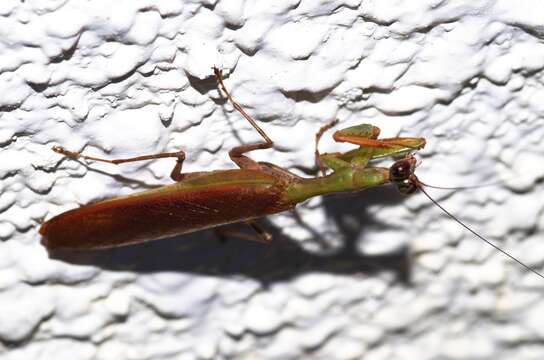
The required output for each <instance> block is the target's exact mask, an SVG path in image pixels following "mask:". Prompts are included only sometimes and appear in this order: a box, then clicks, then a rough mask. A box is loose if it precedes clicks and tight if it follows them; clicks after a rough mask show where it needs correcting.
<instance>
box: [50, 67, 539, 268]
mask: <svg viewBox="0 0 544 360" xmlns="http://www.w3.org/2000/svg"><path fill="white" fill-rule="evenodd" d="M214 73H215V77H216V78H217V81H218V83H219V86H220V88H221V90H222V91H223V92H224V93H225V95H226V96H227V98H228V100H229V101H230V102H231V104H232V105H233V107H234V109H236V110H237V111H238V112H239V113H240V114H241V115H242V116H243V117H244V118H245V119H246V120H247V121H248V122H249V123H250V124H251V125H252V126H253V128H254V129H255V130H256V131H257V132H258V133H259V134H260V135H261V137H262V138H263V139H264V142H259V143H254V144H247V145H241V146H238V147H235V148H233V149H232V150H230V152H229V156H230V158H231V159H232V161H234V163H236V164H237V165H238V167H239V168H240V169H237V170H217V171H207V172H196V173H182V172H181V168H182V164H183V160H184V159H185V153H184V152H183V151H179V152H173V153H160V154H154V155H145V156H138V157H134V158H128V159H117V160H106V159H101V158H96V157H91V156H86V155H82V154H81V153H76V152H71V151H67V150H65V149H63V148H61V147H58V146H55V147H53V150H54V151H55V152H58V153H60V154H63V155H65V156H68V157H71V158H83V159H88V160H94V161H102V162H108V163H113V164H120V163H125V162H132V161H141V160H151V159H158V158H166V157H175V158H176V159H177V161H176V165H175V166H174V169H173V170H172V173H171V175H170V176H171V178H172V179H173V180H174V181H176V183H175V184H172V185H167V186H163V187H161V188H158V189H154V190H150V191H145V192H141V193H137V194H133V195H129V196H124V197H118V198H114V199H111V200H105V201H101V202H98V203H95V204H90V205H86V206H82V207H80V208H78V209H74V210H70V211H67V212H65V213H62V214H60V215H57V216H55V217H53V218H52V219H50V220H49V221H47V222H45V223H44V224H43V225H42V226H41V228H40V234H41V235H42V243H43V244H44V245H45V246H46V247H48V248H49V249H57V248H65V249H99V248H108V247H115V246H123V245H128V244H134V243H140V242H144V241H149V240H156V239H160V238H164V237H170V236H174V235H179V234H185V233H189V232H194V231H198V230H202V229H207V228H212V227H216V226H220V225H225V224H230V223H237V222H246V223H247V224H248V225H250V226H252V227H253V229H255V230H256V232H257V235H259V237H258V238H259V239H260V240H261V241H264V242H268V241H270V240H271V237H270V235H268V234H267V233H266V232H265V231H263V230H262V229H260V228H259V227H258V226H257V225H256V224H254V223H253V222H252V220H253V219H256V218H259V217H262V216H266V215H270V214H275V213H278V212H282V211H285V210H290V209H293V208H294V207H295V206H296V204H298V203H300V202H302V201H304V200H306V199H309V198H311V197H313V196H317V195H326V194H331V193H338V192H347V191H359V190H363V189H366V188H369V187H374V186H379V185H383V184H387V183H393V184H395V185H396V186H397V188H398V190H399V191H400V192H401V193H403V194H411V193H413V192H415V191H416V190H420V191H421V192H422V193H423V194H424V195H425V196H427V197H428V198H429V200H430V201H432V202H433V203H434V204H435V205H436V206H437V207H439V208H440V209H441V210H442V211H443V212H444V213H445V214H446V215H448V216H449V217H450V218H452V219H453V220H454V221H456V222H458V223H459V224H461V225H462V226H463V227H465V228H466V229H467V230H469V231H470V232H472V233H473V234H474V235H475V236H477V237H478V238H480V239H481V240H483V241H485V242H486V243H488V244H489V245H491V246H492V247H494V248H495V249H496V250H498V251H500V252H502V253H503V254H504V255H506V256H508V257H509V258H510V259H512V260H514V261H515V262H517V263H518V264H520V265H521V266H523V267H524V268H525V269H527V270H528V271H531V272H533V273H534V274H536V275H538V276H540V277H542V278H544V276H543V275H542V274H540V273H539V272H538V271H536V270H534V269H533V268H531V267H529V266H527V265H526V264H524V263H523V262H521V261H520V260H518V259H516V258H515V257H513V256H512V255H510V254H509V253H507V252H506V251H504V250H502V249H501V248H499V247H498V246H496V245H495V244H493V243H492V242H490V241H489V240H487V239H486V238H484V237H483V236H481V235H479V234H478V233H476V232H475V231H474V230H472V229H470V228H469V227H468V226H466V225H465V224H464V223H462V222H461V221H460V220H459V219H457V218H456V217H455V216H453V215H452V214H451V213H450V212H448V211H447V210H446V209H445V208H444V207H442V205H440V204H439V203H437V202H436V201H435V200H434V199H433V198H432V197H431V196H430V195H429V194H428V193H427V192H426V190H425V189H424V186H429V187H432V186H430V185H426V184H424V183H423V182H421V181H420V180H419V179H418V178H417V177H416V175H415V174H414V171H415V168H416V159H415V158H414V157H413V156H412V155H411V152H413V151H415V150H419V149H421V148H423V147H424V146H425V139H423V138H411V137H395V138H387V139H378V136H379V133H380V129H378V128H377V127H375V126H372V125H368V124H363V125H358V126H353V127H350V128H347V129H343V130H340V131H337V132H335V133H334V135H333V138H334V139H335V140H336V141H339V142H348V143H351V144H355V145H358V148H356V149H354V150H351V151H347V152H345V153H328V154H320V153H319V151H318V143H319V140H320V138H321V136H322V135H323V133H324V132H325V131H326V130H328V129H329V128H331V127H332V126H334V125H335V124H336V123H337V120H334V121H332V122H331V123H329V124H328V125H325V126H323V127H322V128H321V129H320V130H319V132H318V133H317V135H316V150H315V154H316V162H317V164H318V165H319V166H320V168H321V169H322V171H323V174H325V168H329V169H331V170H332V173H331V174H329V175H323V176H320V177H316V178H311V179H308V178H301V177H299V176H297V175H295V174H293V173H291V172H289V171H287V170H285V169H283V168H281V167H279V166H277V165H274V164H270V163H267V162H256V161H254V160H251V159H250V158H248V157H247V156H245V155H244V154H245V153H247V152H250V151H253V150H258V149H268V148H271V147H272V146H273V142H272V140H270V138H269V137H268V136H267V135H266V134H265V133H264V131H263V130H262V129H261V128H260V127H259V126H258V125H257V124H256V123H255V121H254V120H253V118H251V116H249V115H248V114H247V113H246V112H245V111H244V109H243V108H242V107H241V106H240V105H239V104H238V103H236V101H234V99H233V98H232V97H231V95H230V94H229V92H228V91H227V89H226V88H225V85H224V83H223V79H222V77H221V73H220V71H219V70H218V69H217V68H214ZM398 155H404V158H403V159H401V160H397V161H396V162H394V163H393V164H392V165H391V167H390V168H383V167H373V166H370V165H369V162H370V161H371V160H373V159H376V158H381V157H388V156H398Z"/></svg>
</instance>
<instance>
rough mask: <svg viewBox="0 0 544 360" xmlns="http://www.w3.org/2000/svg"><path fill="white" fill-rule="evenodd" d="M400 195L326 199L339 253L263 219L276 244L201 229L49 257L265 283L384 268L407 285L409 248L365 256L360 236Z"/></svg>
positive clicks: (387, 191) (374, 192)
mask: <svg viewBox="0 0 544 360" xmlns="http://www.w3.org/2000/svg"><path fill="white" fill-rule="evenodd" d="M400 199H401V197H400V196H399V195H398V194H397V193H396V192H395V190H394V189H393V188H388V187H382V188H376V189H370V190H366V191H364V192H361V193H356V194H341V195H337V196H332V197H327V198H325V199H324V202H323V206H324V207H325V211H326V213H327V216H329V217H330V218H332V219H333V221H335V222H336V224H337V227H338V229H339V230H340V235H341V236H342V244H343V246H341V247H340V248H339V249H337V250H334V251H324V252H310V251H308V250H305V249H304V248H303V247H302V246H301V245H300V244H299V242H297V241H296V240H295V239H293V238H290V237H288V236H286V235H285V234H282V233H281V230H280V229H278V228H275V227H274V226H272V225H271V223H270V222H269V221H267V220H266V219H263V220H260V221H259V223H260V224H261V225H262V226H263V227H264V228H266V229H267V230H268V231H269V232H270V233H271V234H272V235H273V237H274V240H273V241H272V243H271V244H270V245H268V244H262V243H258V242H255V241H247V240H241V239H236V238H229V239H228V240H226V241H224V240H223V241H222V240H221V239H219V238H218V237H217V236H216V234H214V232H213V231H199V232H196V233H192V234H186V235H181V236H176V237H173V238H168V239H163V240H160V241H151V242H148V243H143V244H138V245H132V246H126V247H120V248H112V249H105V250H94V251H68V250H56V251H50V253H49V255H50V257H51V258H55V259H58V260H62V261H64V262H68V263H73V264H81V265H94V266H98V267H100V268H103V269H107V270H111V271H133V272H137V273H155V272H183V273H192V274H200V275H211V276H219V277H229V276H237V275H239V276H245V277H250V278H253V279H256V280H258V281H259V282H261V283H262V284H265V285H266V284H271V283H274V282H281V281H286V280H289V279H293V278H296V277H298V276H301V275H304V274H306V273H313V272H321V273H331V274H344V275H354V274H365V275H368V276H372V274H376V273H380V272H384V271H388V272H394V273H395V275H396V277H397V278H398V280H399V281H401V282H403V283H406V284H407V283H409V280H410V272H409V269H410V259H409V255H408V251H407V249H405V248H404V249H402V250H400V251H397V252H395V253H391V254H386V255H379V256H369V255H363V254H360V253H358V251H357V248H358V246H357V245H358V241H359V240H358V239H359V238H360V237H361V233H362V232H363V231H364V228H365V227H367V226H371V227H373V228H378V229H379V228H380V227H385V225H384V224H380V223H378V222H377V221H376V220H375V219H374V218H373V216H372V214H370V213H368V211H367V210H366V208H367V207H368V205H369V204H381V205H385V206H387V205H392V204H395V203H397V202H398V201H400ZM346 219H350V220H349V221H347V220H346ZM353 219H357V221H356V224H358V225H357V226H353V223H354V222H353ZM298 220H299V223H300V225H301V226H305V227H307V228H308V229H310V230H312V233H313V234H314V235H315V238H316V241H318V238H319V236H320V235H319V233H318V231H317V230H315V229H311V228H310V227H309V225H307V224H305V223H304V222H303V221H302V220H301V219H300V218H299V219H298ZM348 224H349V225H348Z"/></svg>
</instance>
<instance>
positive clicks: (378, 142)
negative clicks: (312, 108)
mask: <svg viewBox="0 0 544 360" xmlns="http://www.w3.org/2000/svg"><path fill="white" fill-rule="evenodd" d="M336 123H337V121H336V120H334V121H332V122H330V123H329V124H326V125H325V126H323V127H321V129H319V131H318V132H317V134H316V145H315V146H316V150H315V154H316V162H317V164H318V166H319V167H320V168H321V170H324V167H325V166H326V167H328V168H330V169H332V170H333V171H339V170H342V169H345V168H347V167H359V168H364V167H366V166H367V164H368V162H369V161H370V160H372V159H375V158H379V157H383V156H393V155H400V154H403V153H406V152H409V151H412V150H417V149H419V148H421V139H419V138H409V137H394V138H386V139H378V136H379V134H380V129H379V128H377V127H375V126H372V125H369V124H362V125H357V126H352V127H349V128H345V129H342V130H339V131H336V132H335V133H334V135H333V138H334V140H335V141H337V142H348V143H351V144H355V145H359V148H358V149H354V150H351V151H348V152H345V153H325V154H321V153H319V150H318V144H319V140H320V139H321V136H322V135H323V133H324V132H325V131H326V130H328V129H330V128H331V127H333V126H334V125H335V124H336Z"/></svg>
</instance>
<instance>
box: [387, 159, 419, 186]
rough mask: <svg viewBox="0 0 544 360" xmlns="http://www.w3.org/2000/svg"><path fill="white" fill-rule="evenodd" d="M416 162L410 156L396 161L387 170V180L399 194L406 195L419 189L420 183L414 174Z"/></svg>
mask: <svg viewBox="0 0 544 360" xmlns="http://www.w3.org/2000/svg"><path fill="white" fill-rule="evenodd" d="M416 163H417V160H416V158H415V157H413V156H412V155H408V156H407V157H405V158H404V159H401V160H397V161H395V162H394V163H393V165H391V167H390V168H389V179H390V180H391V182H392V183H394V184H395V185H396V186H397V189H398V190H399V192H400V193H402V194H405V195H408V194H412V193H414V192H415V191H416V190H417V189H419V188H420V185H421V184H420V181H419V180H418V178H417V176H416V175H415V174H414V171H415V169H416Z"/></svg>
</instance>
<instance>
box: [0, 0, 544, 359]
mask: <svg viewBox="0 0 544 360" xmlns="http://www.w3.org/2000/svg"><path fill="white" fill-rule="evenodd" d="M543 21H544V3H542V1H540V0H532V1H530V0H525V1H507V0H486V1H484V0H475V1H474V0H472V1H468V0H467V1H463V0H456V1H454V0H450V1H447V0H442V1H440V0H425V1H398V0H397V1H394V0H380V1H371V0H366V1H365V0H363V1H356V0H355V1H353V0H351V1H349V0H346V1H340V0H338V1H310V0H302V1H297V0H280V1H239V0H228V1H214V0H209V1H172V0H164V1H160V0H156V1H152V0H146V1H132V0H130V1H129V0H126V1H98V0H97V1H89V2H82V1H75V0H74V1H54V0H50V1H15V0H3V1H1V3H0V34H1V36H0V94H1V96H0V111H1V112H0V146H1V150H0V177H1V179H2V180H1V183H0V238H1V240H2V241H1V242H0V309H1V310H0V356H1V357H2V358H3V359H56V360H60V359H230V358H233V359H302V358H304V359H309V358H311V359H361V358H364V359H372V360H378V359H542V356H543V354H544V346H543V342H542V341H543V337H544V330H543V329H544V327H543V326H542V324H543V323H544V305H542V300H543V295H542V293H543V291H544V280H543V279H541V278H538V277H536V276H535V275H533V274H530V273H528V272H526V271H525V270H524V269H522V268H521V267H520V266H519V265H517V264H515V263H514V262H512V261H511V260H509V259H508V258H506V257H505V256H504V255H502V254H500V253H498V252H497V251H495V250H493V249H492V248H491V247H490V246H488V245H486V244H485V243H483V242H482V241H480V240H478V239H476V238H475V237H474V236H473V235H472V234H470V233H468V232H467V231H466V230H464V229H463V228H462V227H460V226H459V225H458V224H456V223H454V222H453V221H451V220H450V219H448V218H447V217H446V216H445V215H444V214H443V213H441V212H440V210H439V209H437V208H436V207H435V206H433V205H432V204H431V203H430V202H429V200H428V199H426V198H425V197H424V196H423V195H422V194H415V195H412V196H410V197H404V196H402V195H400V194H398V193H397V192H396V190H395V189H394V188H393V187H391V186H384V187H382V188H376V189H371V190H367V191H364V192H361V193H358V194H351V195H339V196H332V197H327V198H316V199H312V200H311V201H309V202H307V203H304V204H302V205H301V206H300V207H299V208H298V210H297V212H295V213H288V214H280V215H276V216H273V217H270V218H269V219H267V220H265V221H263V222H262V225H263V226H264V227H266V228H267V229H269V230H270V231H271V232H272V233H273V235H274V237H275V240H274V243H273V244H272V245H270V246H264V245H262V244H258V243H253V242H247V241H242V240H238V239H229V240H228V241H226V242H224V241H219V240H218V239H217V238H216V237H215V235H214V234H213V232H201V233H195V234H191V235H187V236H180V237H177V238H173V239H167V240H163V241H158V242H150V243H146V244H142V245H137V246H131V247H126V248H118V249H112V250H107V251H101V252H84V253H70V252H68V253H59V254H48V253H47V251H46V250H45V249H44V248H43V247H42V246H41V245H40V243H39V240H40V236H39V234H38V228H39V225H40V224H41V223H42V222H43V221H44V220H45V219H49V218H50V217H52V216H54V215H56V214H59V213H61V212H62V211H65V210H68V209H71V208H74V207H77V206H79V205H82V204H86V203H89V202H92V201H96V200H99V199H103V198H108V197H112V196H116V195H119V194H128V193H132V192H136V191H141V190H144V189H146V188H149V187H152V186H156V185H159V184H165V183H169V182H170V179H169V177H168V175H169V173H170V170H171V168H172V166H173V161H172V160H168V159H167V160H160V161H155V162H148V163H145V162H144V163H134V164H127V165H123V166H115V165H108V164H100V163H92V162H88V163H85V162H77V161H74V160H70V159H63V158H62V156H60V155H58V154H55V153H53V152H52V151H51V150H50V148H51V146H53V145H62V146H64V147H66V148H67V149H70V150H73V151H79V150H83V149H84V150H85V152H87V153H88V154H90V155H96V156H104V157H109V158H118V157H127V156H134V155H141V154H148V153H155V152H161V151H174V150H176V149H183V150H184V151H186V152H187V154H188V158H187V161H186V162H185V165H184V166H185V169H186V170H187V171H202V170H211V169H219V168H232V167H234V165H233V164H232V163H231V162H230V161H229V159H228V156H227V151H228V150H229V149H230V148H232V147H234V146H236V145H238V144H240V143H248V142H252V141H256V140H258V136H257V134H256V133H255V131H253V130H252V129H251V128H250V127H249V125H248V124H247V123H246V122H245V121H244V120H243V119H242V118H241V117H240V116H239V115H238V114H237V113H235V112H233V111H232V108H231V106H230V105H228V104H225V103H224V101H223V99H222V98H221V96H220V95H219V93H218V91H217V87H216V86H215V81H214V80H213V77H212V72H211V67H212V66H214V65H216V66H218V67H220V68H222V69H223V70H224V73H225V75H226V76H227V80H226V84H227V86H228V87H229V88H230V89H231V90H232V93H233V95H234V96H235V98H236V99H237V100H238V101H239V102H240V103H241V104H242V105H243V106H245V107H246V109H247V110H248V112H250V113H251V114H252V115H253V116H254V117H255V118H256V119H257V121H258V122H259V124H260V125H261V126H262V127H263V129H265V131H266V132H267V133H268V135H269V136H270V137H271V138H272V139H273V140H274V141H275V144H276V146H275V149H274V150H264V151H257V152H255V154H254V155H252V157H253V158H255V159H258V160H261V161H270V162H273V163H275V164H278V165H280V166H283V167H285V168H287V169H289V170H291V171H293V172H295V173H297V174H299V175H301V176H308V177H311V176H315V175H316V169H315V166H314V159H313V141H314V134H315V132H316V131H317V129H319V127H320V126H322V125H323V124H325V123H326V122H327V121H329V120H330V119H332V118H334V117H335V116H336V117H337V118H339V119H340V125H339V126H340V127H347V126H351V125H355V124H359V123H372V124H374V125H377V126H379V127H380V128H381V129H382V134H383V135H384V136H397V135H400V136H421V137H425V138H426V139H427V146H426V148H425V149H424V150H422V151H420V152H418V154H417V155H418V157H419V158H420V159H421V165H420V166H419V168H418V176H419V177H420V178H421V179H422V180H423V181H425V182H428V183H430V184H434V185H438V186H466V185H475V184H482V183H496V182H497V181H500V182H501V183H500V184H498V185H494V186H489V187H482V188H475V189H470V190H463V191H451V190H446V191H445V190H431V189H429V192H430V193H431V194H433V196H434V197H435V198H436V199H437V200H438V201H440V202H441V203H442V204H443V205H444V206H445V207H446V208H447V209H449V210H450V211H451V212H453V213H454V214H456V215H457V216H459V218H460V219H462V220H463V221H464V222H466V223H467V224H468V225H469V226H471V227H473V228H474V229H475V230H477V231H479V232H480V233H481V234H485V235H486V236H488V237H489V238H490V240H492V241H494V242H495V243H497V244H498V245H500V246H501V247H503V248H504V249H505V250H507V251H509V252H511V253H512V254H513V255H515V256H517V257H519V258H520V259H521V260H522V261H524V262H525V263H527V264H528V265H530V266H533V267H535V268H537V269H542V265H543V263H544V242H543V241H542V240H543V226H544V222H543V217H542V201H541V199H542V198H543V194H542V191H543V189H542V179H543V178H544V162H543V161H542V156H543V152H544V150H543V146H542V139H543V135H544V128H543V127H542V122H543V117H542V116H543V113H544V105H543V104H544V89H543V72H542V70H543V68H544V43H543V40H544V26H543V24H544V22H543ZM321 147H322V149H323V150H324V151H341V150H346V149H348V148H350V147H349V146H347V145H340V144H335V143H333V142H332V140H331V139H330V136H325V139H324V141H323V143H322V145H321ZM390 163H391V161H390V160H389V159H387V160H385V161H384V165H385V166H387V165H388V164H390Z"/></svg>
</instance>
